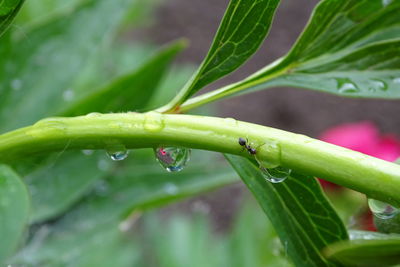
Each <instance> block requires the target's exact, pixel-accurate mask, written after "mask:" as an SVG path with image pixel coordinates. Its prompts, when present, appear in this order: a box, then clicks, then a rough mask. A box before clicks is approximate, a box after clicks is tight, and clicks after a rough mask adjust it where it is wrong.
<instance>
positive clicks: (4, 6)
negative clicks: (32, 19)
mask: <svg viewBox="0 0 400 267" xmlns="http://www.w3.org/2000/svg"><path fill="white" fill-rule="evenodd" d="M23 3H24V0H4V1H1V3H0V36H1V35H2V34H3V33H4V32H5V31H6V30H7V28H8V26H9V25H10V23H11V21H12V20H13V19H14V17H15V16H16V15H17V13H18V11H19V10H20V8H21V6H22V4H23Z"/></svg>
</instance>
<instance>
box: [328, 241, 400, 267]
mask: <svg viewBox="0 0 400 267" xmlns="http://www.w3.org/2000/svg"><path fill="white" fill-rule="evenodd" d="M324 253H325V255H326V256H327V257H328V258H329V259H332V260H334V261H337V262H339V263H341V264H343V265H345V266H360V267H362V266H370V267H373V266H393V265H396V264H400V239H399V238H398V237H397V238H396V239H394V238H387V239H371V240H366V239H364V240H352V241H344V242H339V243H336V244H333V245H330V246H328V247H327V248H325V250H324Z"/></svg>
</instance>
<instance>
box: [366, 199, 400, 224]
mask: <svg viewBox="0 0 400 267" xmlns="http://www.w3.org/2000/svg"><path fill="white" fill-rule="evenodd" d="M368 206H369V209H370V210H371V212H372V214H374V216H375V217H377V218H379V219H383V220H386V219H391V218H393V217H395V216H396V215H397V214H399V213H400V209H399V208H396V207H394V206H392V205H390V204H388V203H385V202H382V201H380V200H376V199H372V198H369V199H368Z"/></svg>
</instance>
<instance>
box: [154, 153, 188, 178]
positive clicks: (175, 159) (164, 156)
mask: <svg viewBox="0 0 400 267" xmlns="http://www.w3.org/2000/svg"><path fill="white" fill-rule="evenodd" d="M154 153H155V156H156V159H157V161H158V162H159V163H160V165H161V166H162V167H163V168H164V169H166V170H167V171H168V172H179V171H181V170H183V168H184V167H185V165H186V163H187V162H188V161H189V159H190V149H187V148H181V147H158V148H156V149H154Z"/></svg>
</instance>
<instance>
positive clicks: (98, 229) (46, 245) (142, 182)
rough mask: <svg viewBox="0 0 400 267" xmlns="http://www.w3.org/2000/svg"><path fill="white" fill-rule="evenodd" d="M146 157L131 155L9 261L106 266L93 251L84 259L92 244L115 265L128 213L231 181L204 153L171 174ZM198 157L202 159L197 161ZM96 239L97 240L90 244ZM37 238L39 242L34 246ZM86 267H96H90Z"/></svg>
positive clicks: (230, 175)
mask: <svg viewBox="0 0 400 267" xmlns="http://www.w3.org/2000/svg"><path fill="white" fill-rule="evenodd" d="M204 153H205V152H204ZM152 154H153V153H152V151H149V150H141V151H135V153H134V155H132V157H134V159H133V160H132V161H129V162H126V163H127V164H120V166H119V168H118V171H117V172H116V173H114V174H113V175H110V176H109V177H108V178H107V179H105V180H98V181H97V183H96V184H95V186H94V188H93V190H92V191H91V192H90V193H88V194H87V195H86V197H85V198H84V199H83V200H82V201H81V203H80V204H78V205H76V206H75V208H74V209H73V210H71V211H70V212H68V213H66V214H65V215H64V216H63V217H61V218H60V219H59V220H56V221H53V222H54V224H53V225H52V226H48V227H50V229H47V234H45V235H43V233H41V232H40V231H39V232H36V233H34V234H33V237H32V239H31V241H30V242H28V245H27V247H26V248H24V249H23V250H22V251H21V252H20V253H19V254H18V255H17V256H16V257H15V258H14V259H13V262H14V263H17V264H28V263H31V264H32V263H33V264H34V265H35V264H36V265H40V266H65V265H68V264H72V265H74V266H109V262H108V261H105V262H104V263H103V262H99V261H98V259H97V258H96V257H99V255H97V254H96V253H95V252H93V251H92V253H89V254H92V255H87V254H88V251H90V249H89V248H85V247H88V246H92V245H93V244H92V243H93V242H95V243H96V241H97V243H103V244H102V248H103V249H104V250H106V248H109V249H110V251H114V254H112V255H110V254H107V255H110V256H109V257H111V259H108V260H112V259H114V260H117V259H119V258H120V257H123V255H125V254H124V251H122V252H118V251H117V249H115V246H114V244H115V243H120V242H122V241H123V240H124V235H125V236H126V233H125V232H124V231H127V230H128V229H126V225H128V226H129V222H130V221H129V220H131V219H132V214H135V213H136V212H140V210H143V209H147V208H151V207H154V206H159V205H162V204H166V203H169V202H171V201H174V200H178V199H181V198H183V197H187V196H192V195H194V194H198V193H201V192H204V191H208V190H211V189H214V188H218V187H221V186H224V185H227V184H230V183H232V182H235V181H237V177H236V175H235V174H234V173H233V172H232V171H231V170H230V169H229V168H221V166H220V165H219V164H218V165H217V166H212V164H209V163H211V162H212V161H214V162H215V157H214V156H212V157H210V155H209V154H208V155H204V154H201V155H198V156H199V157H198V158H197V157H196V158H195V162H193V164H190V165H189V166H188V167H187V168H186V169H185V170H183V171H182V172H180V173H175V174H171V173H167V172H166V171H165V170H162V169H161V168H160V167H159V166H157V163H156V162H155V160H153V161H149V157H150V156H152ZM201 158H202V159H203V160H199V159H201ZM124 163H125V162H124ZM204 164H206V165H204ZM205 166H207V167H205ZM104 229H109V230H107V231H111V232H113V233H114V234H112V235H111V237H112V238H115V240H114V241H113V242H110V243H104V242H105V241H104V240H102V238H103V233H102V231H103V230H104ZM96 236H99V238H98V239H96V238H95V237H96ZM111 237H110V238H111ZM38 238H39V239H41V240H40V242H38V241H35V239H36V240H37V239H38ZM95 239H96V240H95ZM117 241H118V242H117ZM77 244H79V245H78V246H79V247H77ZM100 245H101V244H97V246H100ZM121 253H122V255H121ZM60 255H66V256H62V257H61V256H60ZM67 255H71V256H70V257H69V256H67ZM84 260H85V261H84ZM89 260H90V261H89ZM88 262H90V263H93V262H96V263H97V264H96V265H93V264H92V265H90V264H89V263H88ZM85 264H86V265H85ZM118 266H132V263H131V262H128V263H127V262H125V263H123V264H122V263H121V264H119V265H118Z"/></svg>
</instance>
